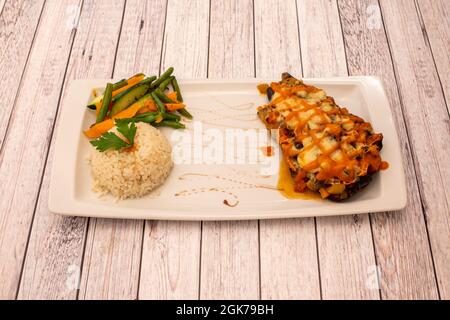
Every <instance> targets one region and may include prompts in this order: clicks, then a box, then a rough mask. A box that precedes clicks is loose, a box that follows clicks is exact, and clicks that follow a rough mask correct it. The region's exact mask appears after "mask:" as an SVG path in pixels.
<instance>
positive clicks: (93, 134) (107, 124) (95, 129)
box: [84, 102, 156, 139]
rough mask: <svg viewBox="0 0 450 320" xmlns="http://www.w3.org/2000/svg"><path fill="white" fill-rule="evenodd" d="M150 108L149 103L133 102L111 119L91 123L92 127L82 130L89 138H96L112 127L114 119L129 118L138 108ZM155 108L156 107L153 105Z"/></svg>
mask: <svg viewBox="0 0 450 320" xmlns="http://www.w3.org/2000/svg"><path fill="white" fill-rule="evenodd" d="M145 107H147V108H150V107H151V104H147V103H146V104H145V105H142V103H137V102H136V103H134V104H132V105H131V106H129V107H128V108H126V109H125V110H123V111H122V112H119V113H118V114H116V115H115V116H114V117H113V118H112V119H107V120H104V121H102V122H99V123H97V124H95V125H93V126H92V127H90V128H89V129H88V130H86V131H84V135H85V136H86V137H88V138H90V139H94V138H98V137H100V136H101V135H102V134H104V133H105V132H107V131H109V130H111V129H112V128H114V125H115V121H114V120H115V119H129V118H133V117H134V116H135V115H136V113H138V112H139V110H141V109H142V108H145ZM155 110H156V107H155Z"/></svg>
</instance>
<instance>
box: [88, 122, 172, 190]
mask: <svg viewBox="0 0 450 320" xmlns="http://www.w3.org/2000/svg"><path fill="white" fill-rule="evenodd" d="M136 127H137V132H136V136H135V140H134V147H133V148H131V149H130V150H123V151H115V150H108V151H106V152H99V151H97V150H95V149H94V151H93V153H92V157H91V166H92V174H93V177H94V186H93V189H94V191H96V192H99V193H101V194H107V193H111V194H112V195H113V196H115V197H117V198H119V199H127V198H139V197H142V196H144V195H146V194H148V193H149V192H150V191H152V190H153V189H155V188H156V187H158V186H159V185H161V184H162V183H163V182H164V181H165V180H166V178H167V176H168V175H169V173H170V171H171V169H172V166H173V163H172V148H171V146H170V143H169V142H168V141H167V139H166V137H164V135H163V134H162V133H161V132H160V131H159V130H158V129H155V128H154V127H152V126H151V125H149V124H147V123H137V124H136Z"/></svg>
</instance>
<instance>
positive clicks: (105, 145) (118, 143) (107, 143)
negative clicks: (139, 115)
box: [91, 121, 137, 152]
mask: <svg viewBox="0 0 450 320" xmlns="http://www.w3.org/2000/svg"><path fill="white" fill-rule="evenodd" d="M116 127H117V131H118V132H119V133H120V134H122V136H123V137H124V138H125V139H126V140H127V141H125V140H123V139H122V138H120V137H119V136H118V135H116V134H115V133H113V132H110V131H108V132H105V133H104V134H102V136H101V137H100V138H98V139H97V140H93V141H91V144H92V145H93V146H94V147H95V148H96V149H97V150H98V151H100V152H105V151H106V150H108V149H113V150H120V149H123V148H131V147H132V146H133V145H134V137H135V136H136V130H137V128H136V125H135V124H134V122H130V123H127V122H125V121H116Z"/></svg>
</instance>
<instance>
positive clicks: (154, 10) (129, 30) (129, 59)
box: [79, 0, 166, 300]
mask: <svg viewBox="0 0 450 320" xmlns="http://www.w3.org/2000/svg"><path fill="white" fill-rule="evenodd" d="M148 17H151V19H149V18H148ZM165 17H166V1H165V0H158V1H151V2H148V1H144V0H139V1H129V2H127V5H126V9H125V16H124V19H123V21H124V22H123V26H122V32H121V36H120V43H119V48H118V51H117V58H116V64H115V67H114V78H117V79H122V78H127V77H130V75H132V74H136V73H138V72H144V73H146V74H149V75H152V74H158V72H159V64H160V57H161V44H162V39H163V30H164V20H165ZM143 231H144V222H143V221H137V220H127V221H126V220H106V219H92V220H91V223H90V224H89V230H88V237H87V243H86V251H85V255H84V257H85V258H84V264H83V275H82V279H81V288H80V294H79V299H114V300H117V299H136V298H137V295H138V292H137V290H138V283H139V272H140V270H139V266H140V260H141V251H142V235H143Z"/></svg>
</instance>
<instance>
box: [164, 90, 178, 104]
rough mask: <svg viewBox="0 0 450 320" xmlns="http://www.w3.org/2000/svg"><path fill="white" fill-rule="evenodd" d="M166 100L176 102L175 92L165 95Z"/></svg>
mask: <svg viewBox="0 0 450 320" xmlns="http://www.w3.org/2000/svg"><path fill="white" fill-rule="evenodd" d="M167 98H169V99H170V100H173V101H175V102H178V100H177V93H176V92H175V91H172V92H169V93H168V94H167Z"/></svg>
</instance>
